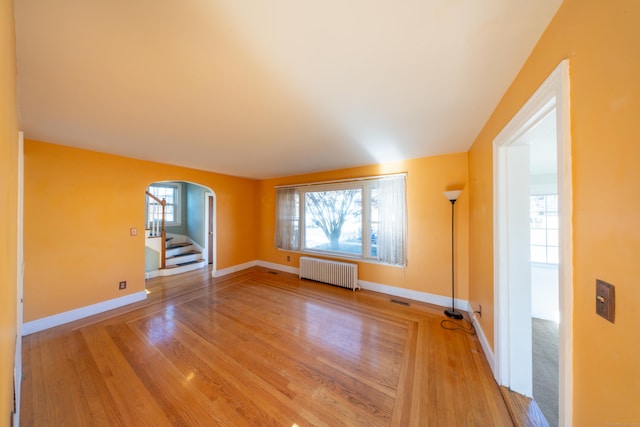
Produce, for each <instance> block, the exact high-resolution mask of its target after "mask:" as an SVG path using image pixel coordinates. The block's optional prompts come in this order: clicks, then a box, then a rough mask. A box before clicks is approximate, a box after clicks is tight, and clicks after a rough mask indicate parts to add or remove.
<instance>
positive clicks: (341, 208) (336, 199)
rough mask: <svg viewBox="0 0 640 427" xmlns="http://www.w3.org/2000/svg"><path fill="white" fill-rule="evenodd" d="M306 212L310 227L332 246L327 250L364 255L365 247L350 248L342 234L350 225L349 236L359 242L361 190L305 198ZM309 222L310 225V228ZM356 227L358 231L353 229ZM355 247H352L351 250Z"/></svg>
mask: <svg viewBox="0 0 640 427" xmlns="http://www.w3.org/2000/svg"><path fill="white" fill-rule="evenodd" d="M305 212H306V218H307V227H309V226H312V227H317V228H319V229H320V230H321V231H322V233H324V235H325V237H326V238H327V240H328V242H329V245H328V246H329V247H327V248H323V247H321V246H322V245H319V246H318V247H317V248H318V249H327V250H332V251H338V252H357V253H360V254H361V253H362V244H361V242H360V244H355V245H353V244H351V245H349V243H348V242H346V240H348V238H349V237H350V235H347V236H345V235H344V233H343V231H347V230H343V229H344V227H345V224H350V229H349V230H348V233H347V234H349V233H351V234H353V235H354V236H353V237H355V238H356V239H357V237H358V236H361V235H362V230H361V225H360V224H361V219H360V215H361V212H362V191H361V190H360V189H348V190H336V191H318V192H309V193H306V194H305ZM309 222H310V224H309ZM353 227H356V228H355V229H352V228H353ZM352 246H353V247H352Z"/></svg>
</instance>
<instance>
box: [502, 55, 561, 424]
mask: <svg viewBox="0 0 640 427" xmlns="http://www.w3.org/2000/svg"><path fill="white" fill-rule="evenodd" d="M568 94H569V73H568V61H563V62H562V63H561V64H560V65H559V66H558V67H557V68H556V70H554V71H553V73H552V74H551V75H550V76H549V77H548V78H547V80H546V81H545V82H544V83H543V84H542V85H541V86H540V88H539V89H538V90H537V91H536V92H535V93H534V95H533V96H532V97H531V99H529V101H528V102H527V103H526V104H525V105H524V106H523V107H522V109H521V110H520V111H519V112H518V113H517V114H516V116H514V118H513V119H512V120H511V122H509V124H508V125H507V126H506V127H505V128H504V129H503V131H502V132H501V133H500V134H499V135H498V137H496V139H495V141H494V194H495V198H494V203H495V206H494V208H495V209H494V230H495V232H494V233H495V234H494V239H495V245H494V248H495V254H494V262H495V266H494V268H495V272H496V274H495V294H494V295H495V305H496V307H497V311H496V321H495V336H496V343H495V350H496V369H495V375H496V380H497V381H498V383H499V384H501V385H504V386H506V387H508V388H509V389H511V390H512V391H515V392H517V393H520V394H523V395H525V396H527V397H534V398H536V397H538V398H539V399H540V400H543V398H544V400H546V405H545V408H543V412H545V416H546V417H547V419H548V421H550V424H551V425H554V424H560V425H571V399H572V397H571V319H572V305H571V295H572V283H573V280H572V271H571V265H572V246H571V242H572V240H571V234H572V230H571V215H572V208H571V200H572V196H571V156H570V152H571V143H570V127H569V96H568ZM534 319H535V320H534ZM546 322H551V323H546ZM541 325H542V327H541ZM554 325H555V326H554ZM545 326H551V328H550V329H548V328H545ZM554 328H555V331H557V333H555V335H554ZM541 340H542V341H541ZM554 346H555V348H557V350H556V359H553V357H551V359H548V356H549V354H548V353H549V350H551V353H553V351H554V350H553V348H554ZM551 356H553V354H551ZM549 360H551V361H549ZM554 360H557V362H556V361H554ZM541 361H542V362H544V363H546V364H547V366H545V365H544V363H543V364H542V365H541V364H540V363H541ZM549 363H551V364H554V363H555V366H553V365H552V366H548V364H549ZM534 369H535V370H536V377H537V379H540V378H542V374H541V372H543V371H544V374H545V375H547V376H548V377H551V378H548V381H547V380H544V381H543V382H544V384H543V388H541V387H540V384H539V383H538V384H537V385H535V386H534V381H533V377H534V375H533V372H534ZM541 369H542V370H541ZM554 380H556V382H555V383H554ZM549 389H551V390H552V391H551V392H550V391H549ZM541 390H544V391H541ZM536 394H538V396H536ZM550 394H551V395H550Z"/></svg>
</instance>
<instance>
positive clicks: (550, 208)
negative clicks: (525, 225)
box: [530, 194, 558, 264]
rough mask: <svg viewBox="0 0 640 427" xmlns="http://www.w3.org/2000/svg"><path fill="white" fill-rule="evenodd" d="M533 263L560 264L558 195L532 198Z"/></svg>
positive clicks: (534, 196) (543, 195)
mask: <svg viewBox="0 0 640 427" xmlns="http://www.w3.org/2000/svg"><path fill="white" fill-rule="evenodd" d="M530 218H531V221H530V222H531V225H530V230H531V262H540V263H545V264H558V195H557V194H542V195H533V196H531V197H530Z"/></svg>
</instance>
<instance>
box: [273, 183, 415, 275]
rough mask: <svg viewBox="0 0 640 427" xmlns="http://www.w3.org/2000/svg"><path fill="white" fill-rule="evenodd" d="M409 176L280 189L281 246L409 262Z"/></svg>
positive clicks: (278, 232)
mask: <svg viewBox="0 0 640 427" xmlns="http://www.w3.org/2000/svg"><path fill="white" fill-rule="evenodd" d="M406 229H407V220H406V201H405V176H404V175H392V176H387V177H375V178H367V179H362V180H358V181H347V182H338V183H326V184H322V183H318V184H309V185H305V186H290V187H280V188H277V189H276V237H275V244H276V247H278V248H280V249H285V250H300V251H305V252H317V253H326V254H328V255H338V256H343V257H351V258H362V259H368V260H374V261H378V262H383V263H387V264H394V265H405V264H406Z"/></svg>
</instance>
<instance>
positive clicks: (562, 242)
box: [493, 60, 573, 425]
mask: <svg viewBox="0 0 640 427" xmlns="http://www.w3.org/2000/svg"><path fill="white" fill-rule="evenodd" d="M569 102H570V98H569V61H568V60H564V61H562V62H561V63H560V65H558V67H556V69H555V70H554V71H553V72H552V73H551V74H550V75H549V77H548V78H547V79H546V80H545V81H544V82H543V83H542V85H541V86H540V87H539V88H538V90H536V92H535V93H534V94H533V95H532V97H531V98H530V99H529V100H528V101H527V103H525V105H524V106H523V107H522V108H521V109H520V111H519V112H518V113H517V114H516V115H515V116H514V117H513V119H512V120H511V121H510V122H509V123H508V124H507V126H505V128H504V129H503V130H502V131H501V132H500V134H498V136H497V137H496V138H495V140H494V146H493V153H494V163H493V165H494V166H493V168H494V272H495V274H494V281H495V283H494V299H495V301H494V302H495V307H496V318H495V322H494V325H495V331H494V333H495V337H496V341H495V343H494V347H495V371H494V374H495V376H496V380H497V381H498V383H499V384H501V385H504V386H506V387H510V388H512V389H514V387H515V388H516V389H517V388H519V387H524V389H525V391H526V387H527V384H526V380H525V381H524V382H521V381H522V379H521V378H519V377H518V376H519V374H521V373H522V372H524V370H525V369H530V368H527V366H526V363H527V362H526V361H525V362H524V366H523V365H520V364H518V363H519V362H521V361H522V359H520V358H518V357H517V355H516V354H512V353H513V352H514V351H515V352H516V353H517V352H518V351H527V350H518V349H516V350H513V349H514V348H519V347H518V346H517V345H516V344H517V343H518V342H519V341H520V340H521V339H522V338H521V337H520V338H519V337H517V334H518V331H520V332H521V331H523V330H524V328H526V324H523V322H525V323H526V320H522V318H524V317H525V313H524V312H522V311H521V310H522V309H523V308H522V307H519V308H515V307H511V303H512V302H513V301H520V302H521V301H522V300H521V299H520V297H521V296H522V295H520V297H519V295H518V292H521V293H522V292H526V287H519V288H518V287H515V286H512V285H511V280H514V277H513V276H512V275H513V271H511V270H512V269H513V268H516V267H517V266H518V265H520V264H519V261H518V258H519V257H521V252H520V251H514V257H515V258H514V259H512V254H511V248H510V243H511V244H513V242H512V239H513V238H514V236H511V237H510V232H511V229H510V227H513V226H514V225H513V224H511V225H510V222H509V219H510V218H511V214H513V212H511V214H510V209H512V210H513V209H514V206H518V205H517V204H516V202H515V201H514V200H510V199H511V197H512V196H513V194H512V192H513V189H511V190H510V185H511V186H514V185H516V186H517V185H518V183H517V182H515V181H514V182H511V184H510V182H509V179H514V178H513V176H512V175H510V168H509V164H510V163H514V161H515V162H516V163H517V161H518V160H517V159H518V157H519V155H518V151H519V150H520V148H519V147H518V144H517V141H518V139H519V138H520V136H522V135H523V134H524V133H526V132H527V131H528V130H529V129H531V128H532V127H533V126H535V125H536V124H537V123H538V122H539V121H540V120H541V119H542V118H544V117H545V116H546V115H547V114H549V113H550V112H553V111H555V114H556V132H557V134H556V136H557V138H556V140H557V169H558V208H559V213H558V214H559V228H560V232H559V247H560V249H559V251H560V253H559V284H560V286H559V294H560V295H559V301H560V306H559V310H560V325H559V373H560V378H559V399H560V402H559V420H560V425H571V420H572V414H571V408H572V398H573V397H572V396H573V394H572V318H573V305H572V295H573V270H572V265H573V248H572V220H571V219H572V180H571V171H572V169H571V132H570V103H569ZM512 166H513V165H512ZM511 173H512V174H513V170H511ZM515 176H517V174H516V175H515ZM515 179H517V178H515ZM526 193H527V196H528V187H527V191H526ZM527 230H528V228H527ZM527 241H528V238H527ZM529 280H530V279H529ZM529 283H530V282H529ZM514 292H515V293H516V295H512V294H513V293H514ZM530 295H531V293H530V285H529V293H528V297H529V298H530ZM516 305H517V302H516ZM512 317H513V318H514V320H513V322H512ZM526 317H527V318H528V319H529V320H528V322H530V317H531V316H530V305H529V313H528V315H527V316H526ZM530 330H531V328H530V325H529V328H528V331H529V334H530ZM529 342H530V337H529ZM514 364H516V365H515V366H514ZM529 375H530V374H529ZM512 382H513V383H512ZM525 394H526V393H525Z"/></svg>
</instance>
